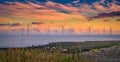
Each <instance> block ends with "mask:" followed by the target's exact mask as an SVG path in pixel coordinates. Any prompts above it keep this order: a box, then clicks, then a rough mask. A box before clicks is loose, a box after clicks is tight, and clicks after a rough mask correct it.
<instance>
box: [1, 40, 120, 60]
mask: <svg viewBox="0 0 120 62" xmlns="http://www.w3.org/2000/svg"><path fill="white" fill-rule="evenodd" d="M114 45H118V46H120V42H119V41H110V42H108V41H105V42H101V41H100V42H92V41H91V42H58V43H51V44H49V45H45V46H42V47H30V48H8V49H0V62H95V58H94V57H91V56H87V55H85V56H82V53H84V52H85V51H90V50H92V49H94V51H95V52H96V50H95V49H96V48H97V49H99V48H108V47H111V46H114ZM46 47H49V48H48V49H47V48H46ZM52 47H56V49H55V51H54V52H53V53H51V52H50V50H51V49H52ZM65 48H66V49H68V51H70V53H60V52H59V51H60V50H62V49H65ZM79 50H80V51H81V52H77V51H79ZM72 51H74V52H76V53H72ZM97 52H99V50H97ZM114 52H115V53H117V54H116V55H118V54H119V50H115V51H114ZM95 54H97V53H95ZM112 55H114V54H112ZM110 56H111V55H110ZM118 57H119V56H118Z"/></svg>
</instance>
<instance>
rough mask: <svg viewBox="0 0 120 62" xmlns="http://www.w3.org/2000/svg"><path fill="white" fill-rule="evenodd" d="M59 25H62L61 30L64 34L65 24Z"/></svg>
mask: <svg viewBox="0 0 120 62" xmlns="http://www.w3.org/2000/svg"><path fill="white" fill-rule="evenodd" d="M59 27H61V29H62V30H61V31H62V36H64V31H65V24H63V25H61V26H59Z"/></svg>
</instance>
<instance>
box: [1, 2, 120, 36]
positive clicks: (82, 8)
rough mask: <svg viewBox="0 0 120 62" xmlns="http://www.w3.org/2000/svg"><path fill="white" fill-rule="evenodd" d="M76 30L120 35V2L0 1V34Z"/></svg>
mask: <svg viewBox="0 0 120 62" xmlns="http://www.w3.org/2000/svg"><path fill="white" fill-rule="evenodd" d="M28 25H29V26H30V28H29V29H30V30H31V31H32V32H33V33H34V31H35V30H39V31H41V32H42V33H44V32H46V31H48V30H50V31H58V32H59V31H61V30H62V27H64V29H65V30H66V32H67V31H69V30H70V29H72V30H74V32H75V33H76V34H79V33H86V32H88V31H90V30H91V33H92V34H94V33H100V34H104V32H105V33H108V34H109V33H110V32H111V31H112V32H113V34H120V0H0V33H3V32H11V31H15V30H16V31H19V30H22V28H23V29H24V30H27V29H28Z"/></svg>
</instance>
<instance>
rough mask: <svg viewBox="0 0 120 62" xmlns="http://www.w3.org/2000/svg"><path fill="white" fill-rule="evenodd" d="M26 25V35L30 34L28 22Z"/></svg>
mask: <svg viewBox="0 0 120 62" xmlns="http://www.w3.org/2000/svg"><path fill="white" fill-rule="evenodd" d="M26 26H27V36H30V24H26Z"/></svg>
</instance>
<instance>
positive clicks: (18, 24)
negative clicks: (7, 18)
mask: <svg viewBox="0 0 120 62" xmlns="http://www.w3.org/2000/svg"><path fill="white" fill-rule="evenodd" d="M10 26H12V27H16V26H21V24H20V23H12V24H10Z"/></svg>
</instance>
